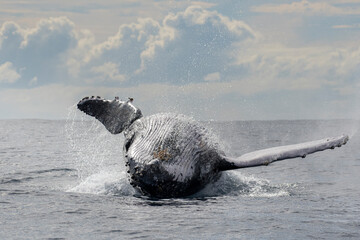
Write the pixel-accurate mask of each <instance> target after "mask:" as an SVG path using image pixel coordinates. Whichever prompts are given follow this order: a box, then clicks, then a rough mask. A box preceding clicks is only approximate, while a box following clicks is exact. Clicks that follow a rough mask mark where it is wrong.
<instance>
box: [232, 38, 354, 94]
mask: <svg viewBox="0 0 360 240" xmlns="http://www.w3.org/2000/svg"><path fill="white" fill-rule="evenodd" d="M244 49H246V50H242V53H241V55H240V54H239V57H238V58H237V63H236V65H235V68H234V69H233V72H236V70H237V69H246V74H245V75H243V77H242V78H239V80H241V81H242V82H244V83H246V84H247V85H250V86H257V88H255V89H253V90H254V92H253V93H257V92H266V91H275V90H276V91H279V90H288V91H295V90H306V89H308V90H316V89H317V90H319V89H326V88H328V89H332V90H335V91H336V90H337V89H340V88H341V87H343V86H349V85H354V82H356V81H357V77H356V76H357V75H358V74H359V73H360V71H359V66H360V48H352V47H349V48H342V49H341V48H338V49H334V48H332V47H330V46H323V47H319V46H316V47H303V48H289V47H286V46H283V45H275V44H272V45H271V46H269V45H264V46H262V47H260V46H259V45H252V46H251V45H247V48H244ZM249 90H250V89H249ZM250 91H251V90H250Z"/></svg>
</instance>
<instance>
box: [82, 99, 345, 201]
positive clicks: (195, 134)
mask: <svg viewBox="0 0 360 240" xmlns="http://www.w3.org/2000/svg"><path fill="white" fill-rule="evenodd" d="M133 101H134V99H133V98H129V99H128V100H119V98H118V97H115V99H113V100H108V99H104V98H102V97H99V96H92V97H85V98H83V99H82V100H80V101H79V102H78V104H77V107H78V109H79V110H81V111H82V112H84V113H86V114H87V115H89V116H92V117H95V118H96V119H97V120H99V121H100V122H101V123H102V124H103V125H104V126H105V128H106V129H107V130H108V131H109V132H110V133H112V134H119V133H123V134H124V137H125V140H124V145H123V155H124V159H125V166H126V170H127V177H128V179H129V182H130V184H131V185H132V186H133V187H134V188H135V189H137V190H138V191H139V192H140V194H143V195H146V196H150V197H155V198H174V197H186V196H190V195H192V194H195V193H196V192H198V191H200V190H201V189H203V188H204V187H205V186H206V185H208V184H209V183H212V182H215V181H216V180H218V179H219V177H220V176H221V174H222V173H223V172H224V171H228V170H234V169H240V168H249V167H257V166H266V165H269V164H270V163H273V162H276V161H281V160H286V159H295V158H304V157H306V156H307V155H309V154H312V153H315V152H319V151H323V150H327V149H334V148H336V147H341V146H342V145H344V144H346V143H347V141H348V140H349V137H348V135H345V134H344V135H340V136H336V137H327V138H323V139H320V140H315V141H309V142H303V143H298V144H293V145H285V146H279V147H273V148H267V149H262V150H257V151H254V152H249V153H246V154H243V155H241V156H239V157H230V156H227V155H226V154H225V153H224V151H223V150H222V149H221V148H220V145H219V144H218V143H217V141H216V140H214V137H213V135H212V134H211V132H210V131H209V130H208V129H207V128H206V127H204V126H203V125H202V124H200V123H199V122H197V121H195V120H194V119H193V118H191V117H188V116H185V115H182V114H177V113H157V114H153V115H150V116H146V117H144V116H143V115H142V112H141V110H140V109H139V108H137V107H135V106H134V105H133Z"/></svg>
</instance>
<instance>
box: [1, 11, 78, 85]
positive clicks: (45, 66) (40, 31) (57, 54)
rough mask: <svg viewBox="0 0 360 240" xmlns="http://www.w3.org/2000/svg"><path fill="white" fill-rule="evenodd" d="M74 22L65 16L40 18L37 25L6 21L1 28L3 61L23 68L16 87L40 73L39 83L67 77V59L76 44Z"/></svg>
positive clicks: (26, 83) (38, 76) (25, 83)
mask: <svg viewBox="0 0 360 240" xmlns="http://www.w3.org/2000/svg"><path fill="white" fill-rule="evenodd" d="M77 42H78V40H77V36H76V33H75V30H74V24H73V23H72V22H71V21H70V20H68V19H67V18H65V17H60V18H49V19H43V20H41V21H39V23H38V24H37V25H36V27H34V28H21V27H20V26H19V25H17V24H16V23H13V22H5V23H4V24H3V25H2V27H1V29H0V64H3V63H4V62H11V63H12V64H13V66H14V67H16V68H17V69H20V72H21V78H18V79H17V81H16V86H17V87H27V86H28V84H29V82H30V81H31V80H32V79H34V77H37V82H38V83H39V84H48V83H51V82H56V81H62V80H63V79H62V77H66V76H67V74H64V73H66V72H67V69H66V68H64V63H65V61H64V59H65V58H66V57H67V53H68V51H69V50H71V49H72V48H75V47H76V45H77Z"/></svg>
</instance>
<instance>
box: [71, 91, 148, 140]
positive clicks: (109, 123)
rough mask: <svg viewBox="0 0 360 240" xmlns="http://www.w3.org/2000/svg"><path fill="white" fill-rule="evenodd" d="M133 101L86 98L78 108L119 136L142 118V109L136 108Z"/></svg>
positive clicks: (130, 99)
mask: <svg viewBox="0 0 360 240" xmlns="http://www.w3.org/2000/svg"><path fill="white" fill-rule="evenodd" d="M132 101H133V99H132V98H129V100H128V101H120V100H119V99H118V98H115V99H114V100H112V101H111V100H106V99H103V98H101V97H91V98H89V97H85V98H83V99H82V100H81V101H80V102H79V103H78V105H77V107H78V108H79V109H80V110H81V111H83V112H85V113H86V114H88V115H90V116H92V117H95V118H96V119H97V120H99V121H100V122H101V123H102V124H104V126H105V127H106V129H107V130H108V131H109V132H111V133H112V134H117V133H121V132H122V131H123V130H124V129H126V128H127V127H129V126H130V125H131V124H132V123H133V122H134V121H135V120H136V119H139V118H141V117H142V114H141V111H140V109H138V108H136V107H134V106H133V105H132V104H131V102H132Z"/></svg>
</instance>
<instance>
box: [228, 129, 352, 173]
mask: <svg viewBox="0 0 360 240" xmlns="http://www.w3.org/2000/svg"><path fill="white" fill-rule="evenodd" d="M348 140H349V137H348V136H347V135H342V136H339V137H333V138H325V139H321V140H317V141H311V142H305V143H299V144H294V145H287V146H280V147H273V148H268V149H263V150H258V151H255V152H250V153H246V154H244V155H242V156H240V157H238V158H229V157H226V158H225V160H226V161H228V162H229V163H231V164H233V168H246V167H256V166H261V165H268V164H270V163H272V162H275V161H280V160H285V159H291V158H297V157H306V155H308V154H311V153H315V152H319V151H323V150H326V149H334V148H335V147H341V146H342V145H344V144H346V142H347V141H348Z"/></svg>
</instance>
